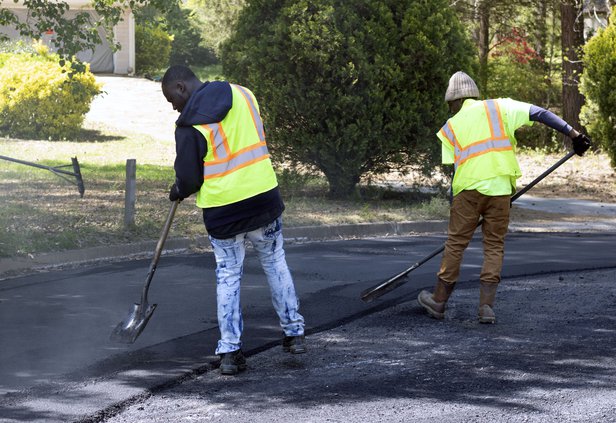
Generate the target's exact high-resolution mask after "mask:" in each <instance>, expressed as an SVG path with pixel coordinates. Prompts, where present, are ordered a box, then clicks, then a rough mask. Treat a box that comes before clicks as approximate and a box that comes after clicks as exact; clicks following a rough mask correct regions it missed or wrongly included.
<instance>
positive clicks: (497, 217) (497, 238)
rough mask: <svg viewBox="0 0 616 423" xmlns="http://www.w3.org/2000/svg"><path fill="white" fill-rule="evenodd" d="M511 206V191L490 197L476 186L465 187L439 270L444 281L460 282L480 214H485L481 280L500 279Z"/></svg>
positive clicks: (456, 201) (453, 213)
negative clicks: (462, 268) (461, 270)
mask: <svg viewBox="0 0 616 423" xmlns="http://www.w3.org/2000/svg"><path fill="white" fill-rule="evenodd" d="M510 208H511V196H509V195H501V196H496V197H490V196H487V195H483V194H481V193H480V192H478V191H474V190H473V191H462V192H460V193H459V194H458V195H456V196H455V197H454V199H453V202H452V204H451V210H450V215H449V230H448V237H447V242H446V243H445V252H444V253H443V259H442V261H441V268H440V270H439V272H438V277H439V278H440V279H441V280H442V281H443V282H445V283H448V284H453V283H456V282H457V280H458V276H459V275H460V265H461V264H462V257H463V255H464V250H466V247H468V244H469V242H470V241H471V238H472V237H473V233H474V232H475V229H476V228H477V223H478V222H479V218H480V216H482V217H483V224H482V225H481V231H482V232H483V267H482V269H481V275H480V280H481V281H482V282H486V283H499V282H500V275H501V269H502V267H503V256H504V253H505V235H506V234H507V229H508V227H509V210H510Z"/></svg>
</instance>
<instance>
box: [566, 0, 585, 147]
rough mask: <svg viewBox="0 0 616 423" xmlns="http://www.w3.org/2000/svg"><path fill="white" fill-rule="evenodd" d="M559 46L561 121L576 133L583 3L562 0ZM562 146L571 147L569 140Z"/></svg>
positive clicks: (579, 97) (573, 0) (580, 1)
mask: <svg viewBox="0 0 616 423" xmlns="http://www.w3.org/2000/svg"><path fill="white" fill-rule="evenodd" d="M560 13H561V34H562V35H561V46H562V54H563V75H562V80H563V119H565V121H566V122H567V123H568V124H569V125H571V126H573V127H574V128H576V129H579V128H580V127H581V126H580V110H581V108H582V105H583V104H584V97H583V96H582V94H581V93H580V90H579V86H578V84H579V80H580V76H581V75H582V46H583V45H584V19H583V15H582V0H562V1H561V3H560ZM564 142H565V145H566V146H567V147H570V140H569V138H567V137H565V139H564Z"/></svg>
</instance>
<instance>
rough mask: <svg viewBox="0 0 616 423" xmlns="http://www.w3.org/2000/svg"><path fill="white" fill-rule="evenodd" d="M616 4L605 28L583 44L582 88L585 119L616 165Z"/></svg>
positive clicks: (613, 165)
mask: <svg viewBox="0 0 616 423" xmlns="http://www.w3.org/2000/svg"><path fill="white" fill-rule="evenodd" d="M615 12H616V8H614V9H613V10H612V15H611V16H612V19H610V22H609V25H608V26H607V28H605V29H601V30H600V31H599V32H598V33H597V35H595V36H594V37H593V38H591V39H590V40H589V41H588V42H587V43H586V46H585V47H584V73H583V75H582V85H581V91H582V93H583V94H584V95H585V96H586V100H587V104H586V105H585V106H584V107H583V109H582V119H583V121H584V124H585V126H586V127H587V128H588V130H589V132H590V135H591V136H592V137H593V138H594V140H595V141H596V142H598V144H600V145H601V146H602V147H603V148H604V149H605V151H606V152H607V154H608V155H609V156H610V159H611V161H612V167H614V168H616V22H615V20H614V17H615V16H616V15H615Z"/></svg>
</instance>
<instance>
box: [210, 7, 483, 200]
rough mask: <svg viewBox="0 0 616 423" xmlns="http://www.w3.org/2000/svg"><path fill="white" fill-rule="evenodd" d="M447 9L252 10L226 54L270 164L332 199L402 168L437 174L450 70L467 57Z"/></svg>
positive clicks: (227, 72)
mask: <svg viewBox="0 0 616 423" xmlns="http://www.w3.org/2000/svg"><path fill="white" fill-rule="evenodd" d="M448 6H449V3H448V1H447V0H433V1H430V2H426V1H422V0H412V1H409V0H362V1H350V0H323V1H319V2H314V1H309V0H277V1H265V0H255V1H251V2H249V3H248V5H247V6H246V8H245V9H243V11H242V13H241V14H240V16H239V20H238V24H237V27H236V32H235V34H234V35H232V36H231V38H230V39H229V40H228V41H227V42H226V43H225V44H224V46H223V53H222V62H223V72H224V74H225V75H226V76H227V77H228V78H229V79H232V80H234V81H237V82H238V83H240V84H243V85H246V86H247V87H248V88H250V89H252V90H253V91H254V93H255V95H256V97H257V99H258V100H259V102H260V105H261V110H262V112H263V116H264V119H265V124H266V125H267V128H266V129H267V136H268V141H269V145H270V147H271V148H270V151H271V152H272V154H273V155H274V158H275V159H277V160H281V161H282V160H284V161H290V162H299V163H303V164H305V165H308V166H309V167H316V168H318V169H319V170H321V171H322V172H323V173H324V174H325V176H326V178H327V180H328V183H329V186H330V194H331V195H332V196H348V195H350V194H352V193H354V191H355V187H356V185H357V183H358V182H359V180H360V178H361V176H362V175H364V174H368V173H384V172H388V171H390V170H392V169H394V168H399V167H402V166H419V167H422V168H423V169H425V170H426V171H429V170H434V167H435V166H436V165H437V163H439V161H440V160H439V159H440V156H439V154H440V145H439V143H438V141H437V138H436V137H435V133H436V131H437V130H438V128H439V127H440V126H441V125H442V124H443V122H444V121H445V119H446V117H447V107H446V104H445V102H444V100H443V97H444V93H445V89H446V88H447V82H448V80H449V77H450V76H451V74H452V73H453V72H454V71H457V70H460V69H465V70H468V68H469V66H470V63H471V60H472V57H473V56H474V54H473V53H474V52H473V49H472V47H471V46H470V43H469V42H468V40H467V39H466V38H465V37H464V35H463V34H464V32H463V29H462V27H461V25H460V24H459V22H458V21H457V20H456V16H455V14H454V12H453V10H452V9H451V8H450V7H448Z"/></svg>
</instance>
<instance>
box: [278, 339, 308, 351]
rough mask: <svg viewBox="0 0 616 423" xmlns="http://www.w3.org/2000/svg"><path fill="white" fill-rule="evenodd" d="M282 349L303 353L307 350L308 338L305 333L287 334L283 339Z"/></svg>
mask: <svg viewBox="0 0 616 423" xmlns="http://www.w3.org/2000/svg"><path fill="white" fill-rule="evenodd" d="M282 350H283V351H284V352H290V353H291V354H303V353H305V352H306V339H305V338H304V335H297V336H285V337H284V338H283V340H282Z"/></svg>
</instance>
